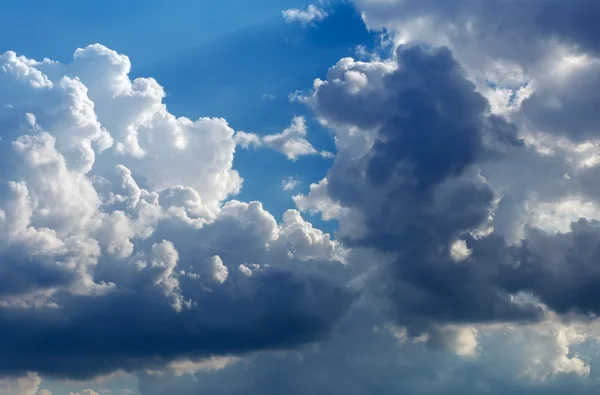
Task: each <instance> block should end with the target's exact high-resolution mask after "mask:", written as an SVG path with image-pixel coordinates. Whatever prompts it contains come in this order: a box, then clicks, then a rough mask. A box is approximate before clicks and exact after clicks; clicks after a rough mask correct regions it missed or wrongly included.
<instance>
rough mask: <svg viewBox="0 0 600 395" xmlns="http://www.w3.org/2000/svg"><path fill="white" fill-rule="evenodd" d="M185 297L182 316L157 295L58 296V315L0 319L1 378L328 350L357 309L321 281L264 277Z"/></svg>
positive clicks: (283, 274)
mask: <svg viewBox="0 0 600 395" xmlns="http://www.w3.org/2000/svg"><path fill="white" fill-rule="evenodd" d="M191 285H192V284H188V285H187V286H186V287H185V288H186V291H187V292H188V295H190V296H191V297H192V298H193V300H194V306H192V307H190V308H184V309H183V310H182V311H180V312H177V311H175V310H174V309H173V307H172V306H171V305H170V304H169V303H168V300H165V298H164V296H162V293H160V292H159V290H157V289H148V290H147V291H146V292H141V291H140V290H139V289H138V290H135V291H134V290H130V289H122V290H119V291H114V292H111V293H109V294H107V295H105V296H96V297H86V296H80V297H77V296H72V295H66V294H63V295H60V296H58V297H57V298H56V299H57V302H58V304H59V305H60V308H58V309H56V308H39V309H18V308H15V309H10V308H9V309H6V308H5V309H2V310H0V334H1V339H2V340H0V349H2V357H0V373H1V374H3V375H19V374H21V373H23V372H27V371H36V372H39V373H40V374H43V375H45V376H53V377H68V378H78V379H85V378H90V377H93V376H95V375H98V374H101V373H109V372H112V371H115V370H119V369H123V370H126V371H136V370H139V369H145V368H156V369H160V368H162V367H163V366H164V365H166V364H168V363H169V362H171V361H173V360H176V359H181V358H190V359H198V358H201V357H209V356H212V355H231V354H236V355H239V354H244V353H247V352H251V351H255V350H259V349H286V348H290V347H295V346H297V345H298V344H303V343H308V342H313V341H316V340H322V339H324V338H325V337H326V336H327V333H328V332H329V330H330V329H331V327H332V325H334V324H335V322H336V321H337V320H338V319H339V318H340V316H341V315H342V313H343V312H344V311H345V309H346V308H347V306H348V304H349V303H350V302H351V300H352V294H350V293H349V292H348V291H347V290H345V289H343V288H341V287H339V286H336V285H335V283H333V282H331V281H330V280H328V279H327V278H325V277H322V276H321V277H320V276H317V275H314V274H303V273H301V272H292V271H289V270H287V271H285V270H267V271H265V272H263V273H258V274H255V275H254V276H253V277H252V279H249V278H240V279H239V280H238V281H236V282H235V284H226V285H224V288H222V289H221V288H220V287H215V288H214V289H213V290H212V291H211V292H206V291H204V292H203V291H202V290H201V285H200V284H198V283H196V284H195V286H196V291H195V294H191Z"/></svg>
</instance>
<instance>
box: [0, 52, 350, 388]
mask: <svg viewBox="0 0 600 395" xmlns="http://www.w3.org/2000/svg"><path fill="white" fill-rule="evenodd" d="M130 68H131V64H130V62H129V59H128V58H127V57H126V56H124V55H120V54H118V53H116V52H114V51H112V50H110V49H108V48H106V47H103V46H101V45H91V46H89V47H87V48H84V49H78V50H77V51H76V52H75V55H74V59H73V61H72V62H71V63H69V64H61V63H57V62H53V61H50V60H44V61H42V62H38V61H35V60H32V59H28V58H26V57H24V56H18V55H16V54H15V53H13V52H7V53H5V54H3V55H1V56H0V80H1V81H2V86H3V88H2V90H0V119H1V122H2V127H3V136H2V137H3V138H2V140H1V141H0V150H1V151H2V153H1V155H0V158H1V159H0V162H1V163H0V182H1V185H2V186H1V188H0V235H1V237H0V239H1V240H2V241H1V242H0V256H1V259H0V273H1V274H2V276H1V277H2V280H0V283H1V284H0V285H1V286H0V290H1V291H0V306H1V307H0V333H2V341H1V342H2V345H0V347H1V348H2V349H3V354H2V357H1V358H0V375H11V376H19V375H22V374H23V373H25V372H30V371H33V372H39V373H40V374H43V375H46V376H55V377H67V378H78V379H81V378H86V377H92V376H95V375H98V374H102V373H109V372H112V371H116V370H126V371H137V370H141V369H161V368H163V367H165V366H168V365H169V364H172V363H175V362H176V361H181V360H191V361H198V360H201V359H202V358H208V357H211V356H215V357H219V356H222V357H229V356H231V355H240V354H244V353H247V352H252V351H256V350H260V349H278V348H288V347H294V346H296V345H298V344H303V343H307V342H312V341H315V340H317V339H319V338H322V337H324V336H326V334H327V333H328V331H329V330H330V328H331V327H332V326H333V325H334V324H335V322H336V320H337V319H338V318H339V317H340V316H341V315H342V314H343V313H344V311H345V310H346V309H347V308H348V306H349V304H350V303H351V301H352V300H353V298H354V293H353V291H350V290H347V289H346V288H345V287H344V285H343V284H342V283H340V282H339V281H338V279H335V278H333V277H332V276H330V275H329V274H328V271H329V270H330V268H331V267H336V266H340V267H341V265H342V263H341V262H343V258H344V253H343V251H344V250H343V248H342V247H341V246H340V245H339V243H338V242H336V241H333V240H332V239H331V238H330V237H329V235H327V234H325V233H323V232H321V231H319V230H317V229H314V228H313V227H312V225H310V224H309V223H307V222H305V221H304V220H303V219H302V218H301V216H300V214H299V213H297V212H295V211H293V212H290V213H286V215H285V216H284V218H283V221H282V222H281V223H278V222H277V221H276V220H275V218H273V217H272V216H271V215H270V214H269V213H268V212H266V211H265V210H264V209H263V208H262V205H261V204H260V203H258V202H253V203H242V202H238V201H235V200H231V199H230V198H231V197H232V196H233V195H235V194H236V193H237V192H239V190H240V188H241V185H242V179H241V177H240V176H239V175H238V173H237V171H236V170H234V169H233V167H232V163H233V155H234V151H235V147H236V140H235V139H234V136H235V131H234V130H233V129H231V128H230V127H229V126H228V124H227V122H226V121H225V120H223V119H214V118H200V119H198V120H195V121H193V120H190V119H187V118H178V117H175V116H174V115H173V114H171V113H170V112H169V111H168V110H167V108H166V106H165V104H164V103H163V98H164V95H165V94H164V90H163V89H162V87H161V86H160V85H159V84H158V83H157V82H156V81H155V80H153V79H151V78H138V79H134V80H132V79H130V77H129V71H130ZM302 125H303V123H302V122H300V121H298V123H297V124H296V126H297V127H299V128H300V129H302V127H303V126H302ZM296 126H294V127H296ZM289 133H291V134H294V133H296V134H295V136H296V137H297V138H299V136H300V135H301V134H302V133H301V130H300V131H296V132H293V131H292V132H289ZM275 140H277V139H275ZM283 140H285V138H284V139H283ZM277 141H278V142H281V149H282V150H288V148H289V144H287V143H286V142H285V141H281V139H280V140H277ZM290 141H292V143H290V144H291V145H292V146H293V147H295V145H294V143H293V141H296V140H294V138H291V139H290ZM273 144H275V143H273ZM278 144H279V143H278ZM286 152H288V151H286ZM289 152H290V155H296V154H299V152H300V151H298V150H296V151H294V149H293V148H290V151H289ZM292 152H293V153H292ZM226 199H229V201H228V202H227V203H224V201H225V200H226ZM246 262H252V264H251V265H249V266H248V270H251V271H252V276H248V275H247V272H246V273H244V271H240V270H233V268H238V267H240V265H243V264H245V263H246ZM252 265H256V268H255V267H254V266H252ZM250 268H252V269H250ZM231 277H236V281H235V282H231V284H230V282H229V281H226V280H228V279H229V278H231ZM324 300H327V303H323V301H324Z"/></svg>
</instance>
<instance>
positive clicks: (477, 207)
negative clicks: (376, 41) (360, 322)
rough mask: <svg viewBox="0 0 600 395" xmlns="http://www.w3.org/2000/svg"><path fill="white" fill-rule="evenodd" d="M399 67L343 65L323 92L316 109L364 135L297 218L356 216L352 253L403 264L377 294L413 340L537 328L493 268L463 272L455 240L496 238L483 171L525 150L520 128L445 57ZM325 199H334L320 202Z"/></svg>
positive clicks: (429, 55)
mask: <svg viewBox="0 0 600 395" xmlns="http://www.w3.org/2000/svg"><path fill="white" fill-rule="evenodd" d="M395 59H396V62H397V63H396V64H394V63H389V62H387V63H386V62H380V61H373V62H355V61H354V60H352V59H343V60H341V61H340V62H338V64H337V65H336V66H334V67H333V68H332V69H330V70H329V73H328V78H327V81H320V80H318V81H317V82H315V90H314V92H313V93H312V96H310V97H307V98H306V99H305V100H306V102H307V103H308V104H309V105H311V106H312V107H313V108H314V109H315V111H316V112H317V114H318V116H320V117H321V118H322V119H323V121H324V122H325V123H326V124H328V125H333V127H335V126H336V125H339V128H340V129H347V128H354V129H355V130H356V132H355V133H354V135H353V136H352V135H340V136H338V139H337V141H338V148H339V153H338V156H337V158H336V161H335V163H334V165H333V167H332V168H331V169H330V170H329V172H328V174H327V179H326V181H323V184H322V186H321V187H319V186H315V187H314V188H311V194H310V195H309V196H308V197H297V198H296V201H297V203H299V207H301V208H303V209H308V210H311V209H320V210H324V211H325V212H326V213H327V215H328V216H330V217H336V216H338V217H339V216H346V217H354V218H353V219H352V220H350V221H347V222H346V223H348V224H349V226H351V228H352V229H350V230H346V231H344V230H342V232H343V236H344V237H343V240H344V241H345V242H346V243H348V244H349V245H352V246H354V247H363V248H373V249H376V250H379V251H381V252H385V253H390V254H393V255H394V256H395V257H396V258H395V263H394V264H392V265H391V266H389V267H386V266H383V267H382V268H381V269H380V270H381V273H380V274H379V275H378V276H376V279H375V280H373V281H376V282H377V285H373V286H374V287H378V288H382V284H385V285H383V291H382V292H383V293H384V294H385V295H387V296H388V297H390V298H391V299H392V300H393V301H394V302H395V308H394V309H393V311H392V312H391V314H392V315H393V316H395V318H396V320H397V321H398V322H399V323H401V324H402V325H404V326H407V327H408V329H409V332H410V333H411V334H413V335H419V333H421V332H424V331H436V330H437V329H436V328H439V326H443V325H446V324H466V323H473V322H495V321H523V320H530V319H536V317H537V315H538V312H536V310H535V309H534V308H531V307H530V306H525V305H518V304H516V303H513V302H512V301H511V297H510V295H509V293H508V292H507V291H506V290H504V289H502V288H501V287H498V286H496V285H495V284H494V283H493V281H492V279H491V274H492V273H493V272H494V271H495V270H497V269H495V268H494V267H493V266H490V265H487V264H486V265H482V264H481V263H479V262H476V261H470V260H463V261H462V262H461V263H460V264H455V263H454V262H453V259H454V260H455V259H456V248H454V249H453V246H454V245H455V243H456V241H457V240H459V239H460V238H461V237H464V236H468V235H469V234H473V233H475V232H479V231H481V230H483V229H485V228H486V227H488V226H489V221H490V219H491V218H492V215H493V213H494V209H495V205H496V202H497V199H498V196H497V194H496V192H495V191H494V189H493V187H492V185H490V184H489V183H488V182H487V181H486V179H485V178H484V177H483V176H482V175H481V173H480V171H479V169H478V167H477V163H479V162H481V161H486V160H490V159H491V158H496V157H498V156H501V155H502V153H503V152H505V151H511V150H519V149H520V147H522V145H523V144H522V142H520V141H519V140H518V139H517V137H516V134H515V130H514V127H512V126H511V125H510V124H508V123H507V122H506V121H505V120H504V119H502V118H499V117H497V116H495V115H490V114H489V106H488V102H487V100H486V99H485V98H484V97H483V96H482V95H481V94H479V93H478V92H476V90H475V85H474V84H472V83H471V82H470V81H469V80H468V79H467V78H466V75H465V72H464V71H463V69H462V68H461V67H460V65H459V64H458V63H457V62H456V61H455V60H454V58H453V57H452V54H451V51H450V50H448V49H447V48H430V49H426V48H423V47H421V46H403V47H400V48H398V50H397V52H396V56H395ZM363 130H365V131H366V132H364V133H363V132H362V131H363ZM342 133H343V132H342ZM350 139H353V140H354V142H350V141H346V140H350ZM359 144H361V145H359ZM346 147H347V148H346ZM357 147H358V148H357ZM321 188H323V189H321ZM317 192H319V193H320V194H321V193H323V192H325V195H326V196H327V199H325V200H324V199H323V197H320V198H317V197H316V196H311V195H313V194H316V193H317ZM321 196H322V195H321ZM327 201H328V202H329V203H327V204H325V202H327ZM319 202H320V206H319V205H318V204H319ZM332 203H333V205H332ZM335 205H337V207H338V209H337V210H334V209H333V207H336V206H335ZM341 224H342V225H343V224H344V223H343V222H342V223H341ZM356 228H359V229H360V231H359V232H357V231H355V229H356ZM467 244H468V245H469V246H470V245H471V242H470V241H467ZM463 252H465V251H463ZM464 255H466V254H463V257H462V258H464ZM475 300H476V301H478V302H477V303H474V301H475ZM442 335H443V333H442Z"/></svg>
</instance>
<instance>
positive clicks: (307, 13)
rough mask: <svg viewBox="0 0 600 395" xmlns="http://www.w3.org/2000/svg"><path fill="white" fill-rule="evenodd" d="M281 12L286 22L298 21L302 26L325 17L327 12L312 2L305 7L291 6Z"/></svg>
mask: <svg viewBox="0 0 600 395" xmlns="http://www.w3.org/2000/svg"><path fill="white" fill-rule="evenodd" d="M282 14H283V18H284V19H285V21H286V22H287V23H299V24H301V25H302V26H306V25H310V24H313V23H315V22H320V21H322V20H324V19H325V18H327V12H326V11H325V10H324V9H322V8H320V7H317V6H316V5H314V4H310V5H308V6H307V7H306V8H305V9H300V8H291V9H289V10H285V11H282Z"/></svg>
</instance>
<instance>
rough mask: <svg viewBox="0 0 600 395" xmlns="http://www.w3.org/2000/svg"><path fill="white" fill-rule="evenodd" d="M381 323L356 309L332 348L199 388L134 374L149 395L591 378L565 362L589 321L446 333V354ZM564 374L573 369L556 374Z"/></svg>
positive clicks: (579, 386)
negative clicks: (585, 322) (138, 377)
mask: <svg viewBox="0 0 600 395" xmlns="http://www.w3.org/2000/svg"><path fill="white" fill-rule="evenodd" d="M380 318H381V317H379V316H377V314H374V313H373V311H372V309H371V308H370V307H368V306H366V305H365V306H363V307H362V308H359V309H356V310H354V311H353V313H352V314H351V315H350V316H348V317H346V318H345V319H344V320H342V322H341V323H340V325H339V326H338V329H337V330H336V331H334V334H333V336H332V338H331V340H330V341H328V342H325V343H322V344H320V345H319V347H308V348H304V349H300V350H297V351H296V352H294V353H287V354H281V353H262V354H260V355H256V356H253V357H252V358H250V359H248V360H247V363H238V364H235V365H231V366H229V367H228V368H226V369H223V370H218V371H214V372H211V373H206V374H202V373H199V374H198V381H193V380H190V379H189V378H186V377H177V376H175V375H172V376H165V377H161V378H160V380H159V379H158V378H157V377H155V376H142V377H140V381H139V389H140V391H141V392H142V393H144V394H148V395H163V394H169V393H174V392H175V393H178V394H182V395H187V394H194V393H202V392H208V393H220V394H227V395H228V394H237V393H239V392H240V391H242V390H243V391H249V392H252V393H261V394H277V393H282V392H285V393H290V394H305V393H328V394H333V395H338V394H340V395H341V394H357V395H358V394H364V393H372V392H375V393H378V392H381V393H385V392H389V391H394V392H397V393H422V394H428V395H442V394H448V393H450V394H468V395H470V394H473V395H475V394H481V393H482V392H483V393H490V394H501V393H508V392H515V391H523V392H524V393H532V394H544V395H558V394H560V393H563V391H565V390H567V389H568V390H569V391H570V392H572V393H575V394H582V395H583V394H586V395H587V394H590V395H591V394H593V393H594V385H593V384H592V382H591V381H593V380H595V379H596V377H597V375H596V374H594V372H593V371H590V370H589V369H588V367H589V366H588V365H587V363H586V362H583V361H582V360H581V359H579V358H578V357H577V356H576V355H569V354H577V353H578V351H577V350H579V349H581V348H583V347H588V348H591V349H594V350H596V349H597V340H593V338H594V337H596V336H597V335H598V332H597V331H598V326H597V322H596V323H587V324H585V325H579V324H565V323H562V322H560V320H558V319H557V317H556V316H553V315H548V316H545V318H544V320H543V321H542V322H541V323H539V324H535V325H527V326H504V325H491V326H482V327H477V328H475V327H470V328H445V331H446V332H447V336H446V340H447V341H448V342H449V346H450V347H449V349H448V350H446V351H440V350H438V351H432V350H431V349H428V348H427V347H424V346H423V343H422V340H421V339H414V338H408V337H407V336H406V333H405V332H404V331H403V330H402V328H395V327H393V326H389V325H378V326H373V323H374V322H376V321H378V320H379V319H380ZM583 333H590V335H583ZM578 346H579V347H580V348H578ZM481 350H485V351H484V352H481ZM593 360H594V361H597V357H593ZM569 366H570V367H572V368H574V369H573V370H571V371H570V372H569V373H567V372H565V371H562V369H564V368H567V369H568V367H569ZM580 368H581V369H580ZM588 375H591V376H590V380H591V381H589V380H588V379H587V376H588Z"/></svg>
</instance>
